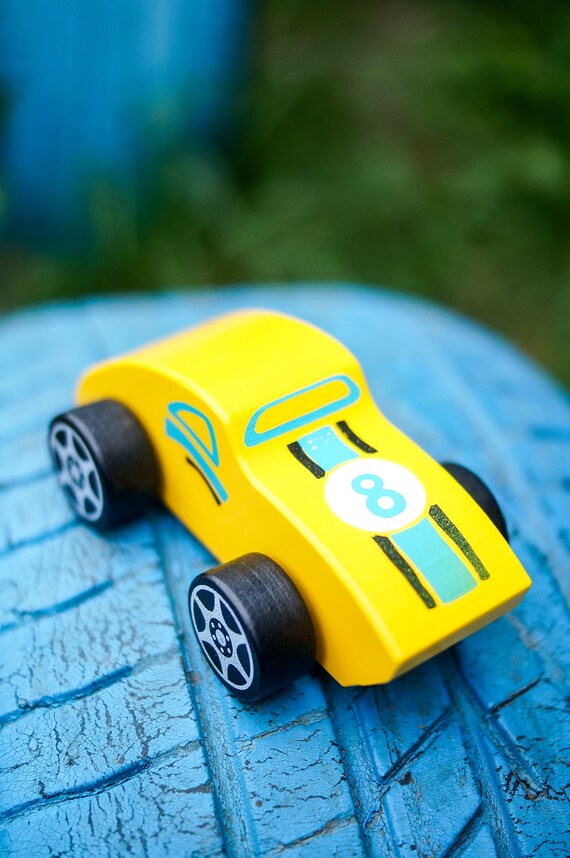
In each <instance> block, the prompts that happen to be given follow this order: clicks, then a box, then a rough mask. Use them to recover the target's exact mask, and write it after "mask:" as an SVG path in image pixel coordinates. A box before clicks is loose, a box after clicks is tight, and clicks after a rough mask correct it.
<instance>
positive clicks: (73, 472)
mask: <svg viewBox="0 0 570 858" xmlns="http://www.w3.org/2000/svg"><path fill="white" fill-rule="evenodd" d="M67 471H68V473H69V476H70V479H71V480H72V481H73V482H74V483H75V485H76V486H77V487H78V488H80V489H81V488H83V483H84V482H85V477H84V476H83V472H82V470H81V466H80V464H79V462H78V461H77V459H74V458H73V457H72V456H70V457H69V459H68V460H67Z"/></svg>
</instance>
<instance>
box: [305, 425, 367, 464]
mask: <svg viewBox="0 0 570 858" xmlns="http://www.w3.org/2000/svg"><path fill="white" fill-rule="evenodd" d="M299 444H300V446H301V447H302V449H303V451H304V452H305V453H306V455H307V456H308V457H309V459H312V460H313V462H316V464H317V465H319V467H321V468H322V469H323V471H332V469H333V468H336V466H337V465H340V464H341V463H342V462H348V461H349V460H350V459H358V453H355V452H354V450H351V448H350V447H348V446H347V445H346V444H345V443H344V441H342V440H341V439H340V438H339V437H338V435H337V434H336V432H335V431H334V430H333V428H332V426H323V427H322V428H321V429H316V430H315V431H314V432H311V433H310V434H309V435H305V436H304V437H303V438H299Z"/></svg>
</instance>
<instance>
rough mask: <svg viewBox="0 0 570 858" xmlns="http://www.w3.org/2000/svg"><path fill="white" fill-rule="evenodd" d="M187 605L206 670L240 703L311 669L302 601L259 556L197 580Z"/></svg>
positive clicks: (311, 641)
mask: <svg viewBox="0 0 570 858" xmlns="http://www.w3.org/2000/svg"><path fill="white" fill-rule="evenodd" d="M188 604H189V609H190V617H191V620H192V624H193V627H194V631H195V634H196V637H197V639H198V642H199V644H200V646H201V648H202V651H203V653H204V655H205V656H206V659H207V660H208V662H209V664H210V667H211V668H212V669H213V670H214V672H215V673H216V674H217V676H218V677H219V678H220V679H221V680H222V682H223V683H224V685H225V686H226V688H228V689H229V690H230V691H231V692H232V693H233V694H235V695H236V696H237V697H239V698H240V699H241V700H245V701H253V700H259V699H261V698H262V697H266V696H267V695H268V694H271V693H272V692H273V691H276V690H277V689H278V688H282V687H284V686H285V685H288V684H289V683H290V682H293V681H294V680H296V679H298V678H300V677H301V676H303V675H304V674H305V673H307V672H308V671H309V670H310V669H311V667H312V666H313V664H314V661H315V634H314V630H313V624H312V621H311V617H310V616H309V612H308V611H307V608H306V606H305V604H304V602H303V599H302V598H301V595H300V594H299V591H298V590H297V588H296V587H295V585H294V584H293V582H292V581H291V580H290V578H289V577H288V576H287V575H286V573H285V572H284V571H283V569H281V567H280V566H278V565H277V563H275V562H274V561H273V560H271V559H270V558H269V557H266V556H265V555H263V554H245V555H244V556H243V557H239V558H238V559H237V560H232V561H230V562H229V563H224V564H223V565H221V566H218V567H216V568H215V569H212V570H210V571H208V572H204V573H202V574H200V575H198V576H197V577H196V578H195V579H194V581H193V582H192V584H191V586H190V591H189V594H188Z"/></svg>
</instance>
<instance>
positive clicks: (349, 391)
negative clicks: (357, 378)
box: [244, 375, 360, 447]
mask: <svg viewBox="0 0 570 858" xmlns="http://www.w3.org/2000/svg"><path fill="white" fill-rule="evenodd" d="M334 382H341V383H342V384H343V385H344V386H345V388H346V393H344V395H342V396H340V397H338V398H336V399H334V400H333V401H332V402H328V403H326V404H325V405H320V406H318V407H317V408H313V409H311V410H308V411H306V412H305V413H304V414H300V415H299V416H298V417H294V418H292V419H289V420H285V421H284V422H282V423H279V424H278V425H276V426H273V427H270V428H269V429H265V430H262V431H258V430H257V425H258V422H259V419H260V417H261V416H262V415H264V414H266V413H267V412H268V411H269V410H270V409H271V408H274V407H276V406H278V405H281V404H282V403H283V402H288V401H290V400H293V399H295V398H297V397H301V396H303V395H304V394H308V393H310V392H311V391H317V390H319V389H320V388H323V387H324V386H325V385H327V384H333V383H334ZM359 397H360V389H359V388H358V385H357V384H356V383H355V382H354V381H353V380H352V379H351V378H349V377H348V376H347V375H332V376H330V378H325V379H323V380H322V381H317V382H316V383H315V384H310V385H309V386H308V387H303V388H301V390H296V391H294V392H293V393H288V394H287V395H286V396H282V397H280V398H279V399H275V400H274V401H273V402H269V403H268V404H267V405H262V406H261V408H258V409H257V411H256V412H255V414H253V416H252V417H251V419H250V421H249V423H248V424H247V428H246V430H245V436H244V442H245V445H246V447H256V446H257V445H258V444H263V443H264V442H265V441H270V440H271V439H272V438H278V437H279V436H280V435H284V434H285V433H286V432H290V431H291V430H293V429H300V428H301V427H302V426H306V425H307V424H308V423H313V422H314V421H315V420H322V419H323V418H325V417H328V416H329V415H330V414H334V413H335V411H339V410H340V409H341V408H345V407H346V406H348V405H352V403H353V402H356V401H357V400H358V399H359Z"/></svg>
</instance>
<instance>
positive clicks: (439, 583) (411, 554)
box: [392, 518, 477, 603]
mask: <svg viewBox="0 0 570 858" xmlns="http://www.w3.org/2000/svg"><path fill="white" fill-rule="evenodd" d="M392 541H393V542H394V543H395V544H396V545H397V546H398V548H400V550H401V551H403V552H404V554H405V555H406V556H407V557H408V558H409V560H411V562H412V563H413V564H414V566H415V567H416V568H417V569H418V570H419V571H420V572H421V574H422V575H423V577H424V578H425V579H426V581H427V582H428V583H429V585H430V586H431V587H432V589H433V590H435V592H436V595H437V596H438V597H439V598H440V599H441V601H442V602H444V603H447V602H453V601H454V599H458V598H459V597H460V596H464V595H465V593H468V592H469V591H470V590H472V589H473V588H474V587H476V586H477V583H476V581H475V579H474V578H473V576H472V575H471V574H470V573H469V572H468V570H467V568H466V566H465V565H464V563H463V562H462V561H461V560H460V559H459V557H458V556H457V554H455V552H454V551H453V550H452V549H451V548H450V546H449V545H448V544H447V542H444V540H443V539H442V538H441V536H440V535H439V533H438V532H437V530H436V529H435V527H434V526H433V524H432V523H431V521H429V519H427V518H422V519H421V521H419V522H418V523H417V524H415V525H414V526H413V527H410V528H408V529H407V530H404V531H402V532H401V533H394V534H392Z"/></svg>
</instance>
